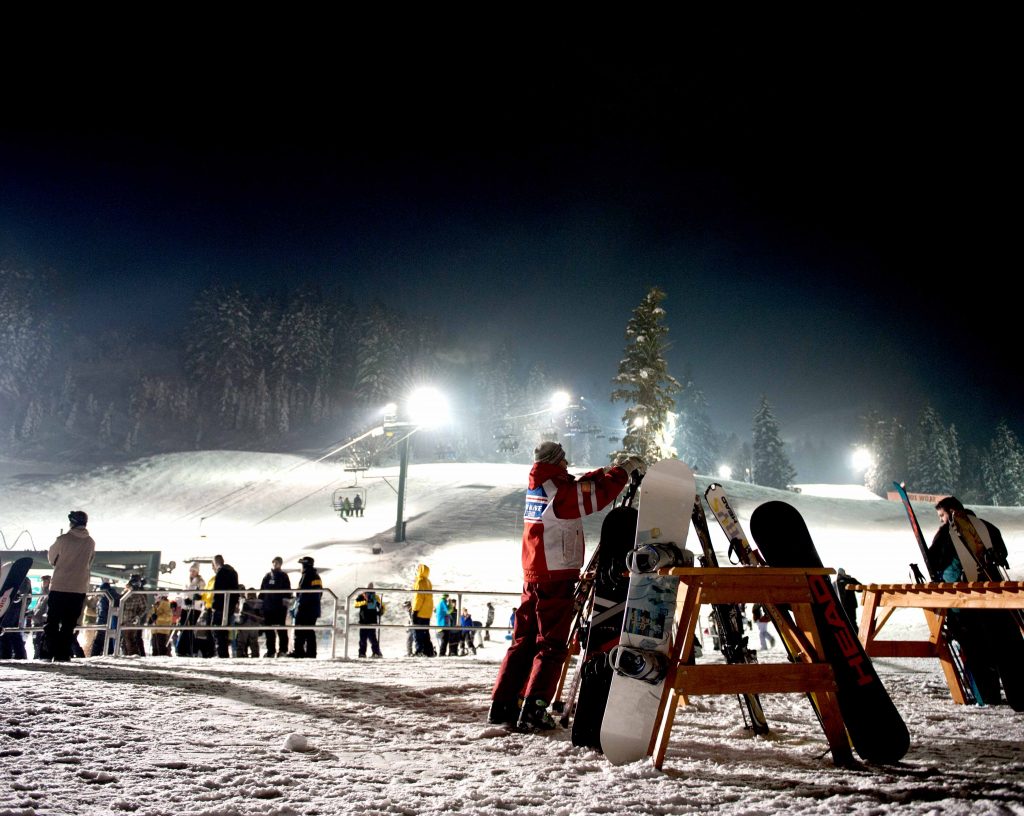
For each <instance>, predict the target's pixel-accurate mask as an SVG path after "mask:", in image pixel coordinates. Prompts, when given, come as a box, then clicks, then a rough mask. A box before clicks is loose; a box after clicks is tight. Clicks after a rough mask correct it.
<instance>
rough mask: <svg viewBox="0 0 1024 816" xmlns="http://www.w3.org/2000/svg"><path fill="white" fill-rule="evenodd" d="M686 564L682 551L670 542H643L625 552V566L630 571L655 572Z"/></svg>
mask: <svg viewBox="0 0 1024 816" xmlns="http://www.w3.org/2000/svg"><path fill="white" fill-rule="evenodd" d="M685 565H686V556H685V555H684V554H683V551H682V550H681V549H680V548H679V547H678V546H676V545H675V544H672V543H671V542H666V543H664V544H643V545H641V546H639V547H637V548H636V549H634V550H631V551H630V552H628V553H626V566H627V567H628V569H629V571H630V572H657V571H658V570H659V569H663V568H667V567H682V566H685Z"/></svg>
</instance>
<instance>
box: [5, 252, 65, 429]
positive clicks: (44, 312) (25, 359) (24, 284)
mask: <svg viewBox="0 0 1024 816" xmlns="http://www.w3.org/2000/svg"><path fill="white" fill-rule="evenodd" d="M48 291H52V289H51V288H49V282H48V281H47V280H46V279H45V278H44V277H40V276H38V275H35V274H33V273H28V272H22V271H16V270H14V269H8V268H3V267H0V412H10V413H8V415H10V414H11V413H13V412H14V406H15V402H16V401H19V402H20V405H21V406H22V407H25V406H26V405H27V402H28V401H29V400H31V399H32V398H33V397H34V396H37V393H36V390H35V389H36V386H37V385H38V383H39V382H40V380H41V379H42V376H43V374H44V373H45V372H46V370H47V368H48V367H49V365H50V361H51V358H52V357H53V337H54V332H55V331H56V329H55V326H54V322H53V319H52V317H51V315H50V312H49V310H48V309H47V307H46V302H45V301H46V299H47V298H48V296H49V295H48ZM5 403H6V409H5ZM30 424H31V423H30ZM23 430H24V429H23ZM33 433H34V431H33Z"/></svg>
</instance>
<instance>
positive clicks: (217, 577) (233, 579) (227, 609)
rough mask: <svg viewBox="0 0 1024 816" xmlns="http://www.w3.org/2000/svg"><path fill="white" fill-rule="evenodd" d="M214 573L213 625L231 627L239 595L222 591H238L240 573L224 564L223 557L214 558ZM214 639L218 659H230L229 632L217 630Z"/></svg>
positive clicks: (216, 556)
mask: <svg viewBox="0 0 1024 816" xmlns="http://www.w3.org/2000/svg"><path fill="white" fill-rule="evenodd" d="M213 573H214V580H213V625H214V626H230V625H231V624H232V623H233V622H234V621H233V618H234V616H235V612H237V611H238V595H236V594H234V593H230V594H229V593H225V592H222V591H221V590H226V589H238V573H237V572H235V568H234V567H233V566H231V565H230V564H225V563H224V556H223V555H215V556H214V557H213ZM213 638H214V640H215V641H216V642H217V657H230V652H229V651H228V641H229V639H230V638H229V636H228V630H227V629H215V630H214V635H213Z"/></svg>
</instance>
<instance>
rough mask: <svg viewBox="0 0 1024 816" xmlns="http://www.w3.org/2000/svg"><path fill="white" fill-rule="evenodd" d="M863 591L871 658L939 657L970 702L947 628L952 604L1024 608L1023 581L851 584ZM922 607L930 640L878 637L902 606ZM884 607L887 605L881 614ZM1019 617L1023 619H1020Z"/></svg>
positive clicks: (954, 692) (957, 696) (957, 693)
mask: <svg viewBox="0 0 1024 816" xmlns="http://www.w3.org/2000/svg"><path fill="white" fill-rule="evenodd" d="M850 588H851V589H853V590H854V591H863V592H864V604H863V608H862V611H861V617H860V632H859V633H858V636H859V637H860V641H861V643H862V644H864V651H865V652H867V653H868V656H869V657H932V658H938V660H939V663H940V664H941V665H942V672H943V674H945V675H946V685H948V686H949V693H950V695H951V696H952V698H953V701H954V702H956V703H959V704H960V705H963V704H964V703H965V702H966V697H965V694H964V692H965V689H964V688H963V686H962V685H961V683H960V678H959V676H958V675H957V672H956V669H955V668H954V666H953V656H952V655H951V654H950V651H949V644H947V643H946V638H945V636H944V634H943V631H942V625H943V623H944V622H945V620H946V615H947V614H948V613H949V610H950V609H1024V582H1022V581H974V582H971V583H957V584H936V583H932V584H866V585H856V586H851V587H850ZM901 607H902V608H911V609H920V610H921V611H922V612H923V613H924V617H925V620H926V621H927V622H928V631H929V638H928V640H877V635H878V633H879V632H880V631H881V630H882V627H883V626H885V623H886V621H888V620H889V618H890V617H891V616H892V613H893V612H895V611H896V609H898V608H901ZM879 608H884V609H885V611H884V612H883V613H882V616H881V618H879V619H876V615H877V613H878V610H879ZM1018 620H1019V619H1018Z"/></svg>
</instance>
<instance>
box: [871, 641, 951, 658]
mask: <svg viewBox="0 0 1024 816" xmlns="http://www.w3.org/2000/svg"><path fill="white" fill-rule="evenodd" d="M864 651H866V652H867V653H868V657H938V656H939V654H938V652H937V651H936V649H935V644H934V643H932V642H931V641H930V640H872V641H871V642H870V643H868V645H867V646H866V647H865V648H864Z"/></svg>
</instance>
